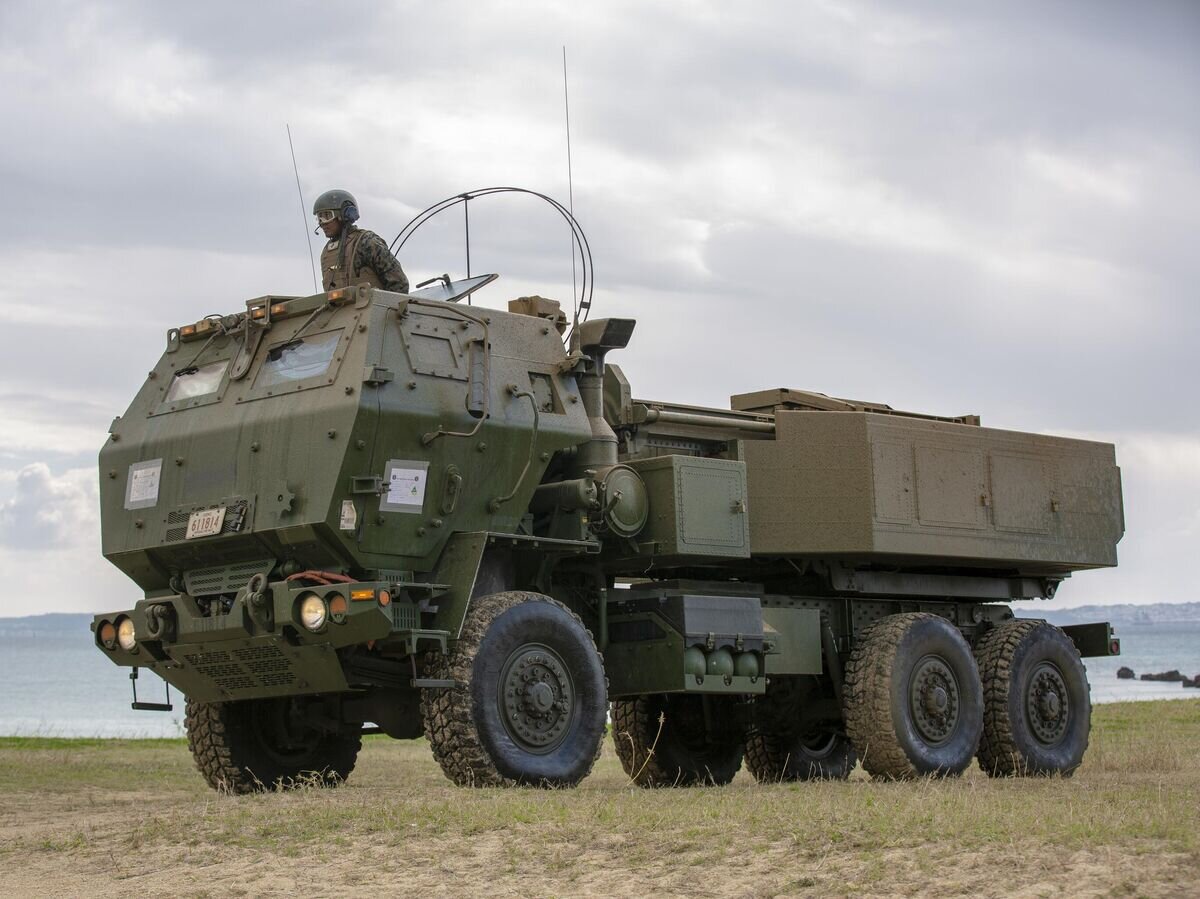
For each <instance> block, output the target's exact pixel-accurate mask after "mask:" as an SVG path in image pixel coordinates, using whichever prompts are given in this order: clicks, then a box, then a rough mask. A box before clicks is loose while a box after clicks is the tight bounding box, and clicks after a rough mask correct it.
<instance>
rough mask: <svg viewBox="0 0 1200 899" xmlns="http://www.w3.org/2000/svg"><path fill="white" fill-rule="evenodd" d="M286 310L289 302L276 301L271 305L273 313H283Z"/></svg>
mask: <svg viewBox="0 0 1200 899" xmlns="http://www.w3.org/2000/svg"><path fill="white" fill-rule="evenodd" d="M285 312H287V303H276V304H275V305H274V306H272V307H271V314H272V315H283V314H284V313H285Z"/></svg>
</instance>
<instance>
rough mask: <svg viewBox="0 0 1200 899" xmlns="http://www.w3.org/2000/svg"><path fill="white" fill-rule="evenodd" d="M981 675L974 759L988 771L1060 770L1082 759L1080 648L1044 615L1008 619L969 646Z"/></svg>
mask: <svg viewBox="0 0 1200 899" xmlns="http://www.w3.org/2000/svg"><path fill="white" fill-rule="evenodd" d="M975 657H976V659H977V660H978V662H979V673H980V676H981V677H982V678H983V697H984V706H983V737H982V739H981V740H980V742H979V765H980V767H981V768H983V770H984V771H986V772H987V773H988V774H991V775H994V776H1001V777H1005V776H1013V775H1027V774H1031V775H1039V774H1040V775H1045V774H1061V775H1063V776H1064V777H1069V776H1070V775H1071V773H1072V772H1073V771H1074V770H1075V769H1076V768H1078V767H1079V764H1080V762H1082V761H1083V754H1084V752H1086V751H1087V747H1088V734H1089V731H1090V730H1091V726H1092V702H1091V693H1090V690H1089V688H1088V681H1087V672H1086V671H1085V670H1084V667H1083V662H1082V661H1080V658H1079V650H1078V649H1076V647H1075V644H1074V643H1073V642H1072V641H1071V638H1070V637H1068V636H1067V635H1066V634H1064V633H1063V632H1062V631H1061V630H1060V629H1059V628H1057V627H1054V626H1053V625H1051V624H1047V623H1045V622H1044V621H1029V620H1024V621H1023V620H1019V619H1012V620H1010V621H1005V622H1004V623H1003V624H1000V625H998V626H997V627H994V628H992V630H990V631H988V633H986V634H985V635H984V637H983V639H982V640H980V641H979V645H978V646H977V647H976V648H975Z"/></svg>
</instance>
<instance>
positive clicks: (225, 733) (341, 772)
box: [185, 697, 362, 793]
mask: <svg viewBox="0 0 1200 899" xmlns="http://www.w3.org/2000/svg"><path fill="white" fill-rule="evenodd" d="M308 701H311V700H305V699H295V698H289V697H283V698H279V699H246V700H241V701H238V702H196V701H194V700H191V699H189V700H188V701H187V709H186V717H185V725H186V727H187V735H188V749H189V750H191V753H192V757H193V758H194V759H195V761H196V767H197V768H198V769H200V773H201V774H203V775H204V779H205V780H206V781H208V785H209V786H211V787H212V788H213V789H214V790H218V791H222V792H226V791H227V792H230V793H254V792H258V791H260V790H269V789H272V788H276V787H278V788H281V789H288V788H291V787H295V786H299V785H302V784H313V783H316V784H318V785H322V786H330V787H332V786H337V785H338V784H340V783H341V782H342V781H344V780H345V779H346V778H348V777H349V776H350V772H351V771H353V770H354V763H355V761H356V760H357V759H358V750H359V749H360V748H361V747H362V736H361V734H360V728H359V726H358V725H354V726H353V729H346V730H344V731H342V732H339V733H328V732H326V731H320V730H317V729H315V728H313V727H312V726H311V725H309V724H307V723H306V722H305V719H304V706H305V703H306V702H308Z"/></svg>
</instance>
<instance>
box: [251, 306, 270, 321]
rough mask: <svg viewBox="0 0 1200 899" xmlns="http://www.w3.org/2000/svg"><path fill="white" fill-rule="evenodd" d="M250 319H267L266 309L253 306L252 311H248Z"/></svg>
mask: <svg viewBox="0 0 1200 899" xmlns="http://www.w3.org/2000/svg"><path fill="white" fill-rule="evenodd" d="M250 317H251V318H253V319H260V318H266V317H267V307H266V306H255V307H254V308H253V309H252V310H250Z"/></svg>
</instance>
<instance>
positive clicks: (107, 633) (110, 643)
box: [100, 621, 117, 649]
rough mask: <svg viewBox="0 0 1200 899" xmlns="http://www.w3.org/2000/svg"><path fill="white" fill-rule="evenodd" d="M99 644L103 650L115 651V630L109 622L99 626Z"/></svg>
mask: <svg viewBox="0 0 1200 899" xmlns="http://www.w3.org/2000/svg"><path fill="white" fill-rule="evenodd" d="M100 642H101V643H103V644H104V648H105V649H115V648H116V646H117V629H116V627H115V626H114V625H113V623H112V622H111V621H105V622H102V623H101V625H100Z"/></svg>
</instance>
